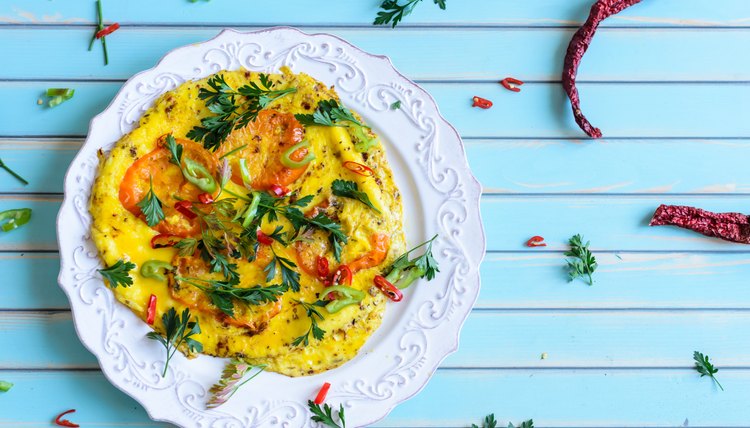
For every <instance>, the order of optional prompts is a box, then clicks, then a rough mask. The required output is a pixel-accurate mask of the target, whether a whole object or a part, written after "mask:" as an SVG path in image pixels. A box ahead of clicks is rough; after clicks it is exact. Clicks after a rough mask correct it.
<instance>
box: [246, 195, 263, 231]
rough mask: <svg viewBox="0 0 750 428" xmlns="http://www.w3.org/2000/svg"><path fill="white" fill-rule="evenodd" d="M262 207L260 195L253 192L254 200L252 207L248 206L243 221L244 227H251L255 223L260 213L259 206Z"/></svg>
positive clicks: (251, 202) (251, 203)
mask: <svg viewBox="0 0 750 428" xmlns="http://www.w3.org/2000/svg"><path fill="white" fill-rule="evenodd" d="M259 205H260V193H259V192H253V199H252V201H250V205H248V207H247V210H246V211H245V214H244V215H243V216H242V217H243V219H244V220H242V227H245V228H247V227H249V226H250V223H252V222H253V219H255V214H257V213H258V206H259Z"/></svg>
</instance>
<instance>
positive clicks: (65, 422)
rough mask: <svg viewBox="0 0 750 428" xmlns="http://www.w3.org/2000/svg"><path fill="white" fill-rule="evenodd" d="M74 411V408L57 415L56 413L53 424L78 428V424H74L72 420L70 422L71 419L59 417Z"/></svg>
mask: <svg viewBox="0 0 750 428" xmlns="http://www.w3.org/2000/svg"><path fill="white" fill-rule="evenodd" d="M75 411H76V409H70V410H67V411H65V412H62V413H60V414H59V415H57V417H56V418H55V425H57V426H60V427H72V428H78V427H80V425H78V424H74V423H73V422H71V421H69V420H67V419H60V418H62V417H63V416H65V415H67V414H68V413H73V412H75Z"/></svg>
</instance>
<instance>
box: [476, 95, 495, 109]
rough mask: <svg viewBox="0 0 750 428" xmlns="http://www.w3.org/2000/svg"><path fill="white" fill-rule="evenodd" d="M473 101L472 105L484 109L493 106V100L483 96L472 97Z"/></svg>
mask: <svg viewBox="0 0 750 428" xmlns="http://www.w3.org/2000/svg"><path fill="white" fill-rule="evenodd" d="M472 101H474V103H473V104H472V105H471V106H472V107H479V108H483V109H488V108H490V107H492V101H490V100H487V99H484V98H481V97H477V96H475V97H474V98H472Z"/></svg>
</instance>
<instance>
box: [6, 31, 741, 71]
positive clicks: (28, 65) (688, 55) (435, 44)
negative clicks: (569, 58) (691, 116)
mask: <svg viewBox="0 0 750 428" xmlns="http://www.w3.org/2000/svg"><path fill="white" fill-rule="evenodd" d="M246 29H247V30H252V29H253V28H246ZM305 31H306V32H312V33H316V32H331V33H333V34H335V35H338V36H340V37H343V38H344V39H346V40H348V41H349V42H351V43H353V44H355V45H356V46H358V47H360V48H362V49H364V50H365V51H368V52H373V53H378V54H386V55H388V56H390V58H391V59H392V60H393V62H394V64H395V65H396V67H397V68H398V69H399V71H401V72H402V73H405V74H406V75H407V76H409V77H410V78H412V79H416V80H490V81H498V80H500V79H502V78H504V77H506V76H507V75H513V76H516V77H519V78H521V79H523V80H529V81H559V80H560V75H561V73H562V64H563V55H564V53H565V49H564V48H565V45H566V41H567V40H569V39H570V37H571V36H572V34H573V32H574V30H572V29H557V28H549V29H533V30H531V29H528V30H524V29H520V30H519V29H499V30H498V29H475V28H472V29H463V28H461V29H455V30H452V31H445V30H441V29H419V30H417V29H413V28H411V29H406V28H405V29H397V30H394V31H387V32H383V31H379V30H376V29H352V28H333V29H326V28H310V29H306V30H305ZM218 32H219V30H218V29H216V28H177V29H175V28H125V29H122V30H120V31H118V32H117V33H116V34H115V35H114V36H112V37H110V38H109V39H107V46H108V49H109V52H110V58H111V62H110V64H109V65H108V66H106V67H105V66H104V64H103V62H102V55H101V51H100V49H99V47H98V46H97V49H95V50H93V51H91V52H90V51H88V50H86V47H87V46H88V41H89V39H90V37H91V30H90V29H88V28H80V27H68V28H58V27H53V28H47V29H36V28H34V29H31V28H24V27H11V28H7V27H6V28H2V27H1V26H0V40H4V41H5V43H3V44H0V57H3V58H15V60H14V61H9V62H7V63H6V64H4V66H3V67H2V69H0V79H92V80H97V79H127V78H128V77H130V76H132V75H133V74H134V73H137V72H139V71H141V70H145V69H147V68H151V67H152V66H153V65H154V64H156V62H157V61H158V60H159V59H160V58H161V57H162V56H163V55H164V54H166V53H167V52H168V51H170V50H171V49H174V48H176V47H179V46H184V45H188V44H191V43H196V42H201V41H204V40H208V39H210V38H212V37H214V36H215V35H216V34H218ZM748 44H750V30H748V29H736V30H710V29H709V30H706V29H696V30H684V29H673V30H664V29H658V30H657V29H643V30H639V31H633V30H629V29H603V30H602V31H601V32H600V33H599V34H598V35H597V38H596V40H595V42H594V44H593V45H592V47H591V49H590V51H589V52H588V54H587V55H586V59H585V61H584V62H583V65H582V66H581V69H580V73H579V76H578V80H579V81H592V80H594V81H602V80H604V81H638V80H647V81H657V80H680V81H699V80H713V81H716V80H721V81H736V80H745V81H747V80H750V60H748V58H746V57H745V56H743V55H735V54H734V51H735V50H736V48H737V47H738V46H747V45H748ZM611 52H617V55H611ZM500 53H501V54H500Z"/></svg>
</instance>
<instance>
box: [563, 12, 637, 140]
mask: <svg viewBox="0 0 750 428" xmlns="http://www.w3.org/2000/svg"><path fill="white" fill-rule="evenodd" d="M640 2H641V0H598V1H597V2H596V3H594V5H593V6H591V12H590V13H589V17H588V19H587V20H586V22H585V23H584V24H583V25H582V26H581V28H579V29H578V31H576V33H575V34H574V35H573V38H572V39H571V40H570V44H569V45H568V51H567V53H566V54H565V62H564V64H563V75H562V85H563V89H565V93H567V94H568V98H570V104H571V106H572V108H573V116H574V117H575V120H576V123H577V124H578V126H580V127H581V129H582V130H583V132H585V133H586V134H587V135H588V136H590V137H592V138H601V137H602V131H601V130H600V129H599V128H596V127H594V126H593V125H592V124H591V122H589V121H588V119H586V117H585V116H584V115H583V112H582V111H581V100H580V98H579V97H578V89H577V88H576V75H577V74H578V66H579V65H580V64H581V59H582V58H583V55H584V54H585V53H586V50H587V49H588V48H589V45H590V44H591V39H593V37H594V34H596V29H597V27H598V26H599V23H600V22H602V21H603V20H605V19H607V18H608V17H610V16H612V15H614V14H616V13H619V12H621V11H622V10H623V9H625V8H628V7H630V6H633V5H634V4H637V3H640Z"/></svg>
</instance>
